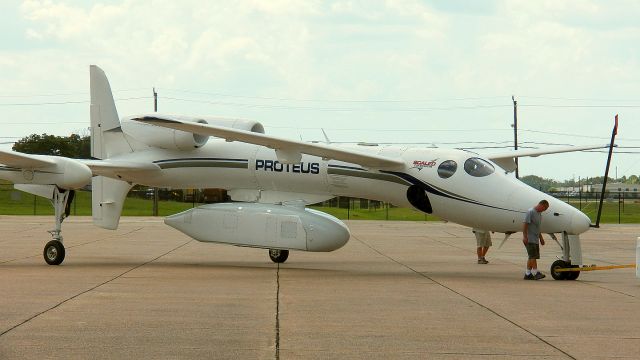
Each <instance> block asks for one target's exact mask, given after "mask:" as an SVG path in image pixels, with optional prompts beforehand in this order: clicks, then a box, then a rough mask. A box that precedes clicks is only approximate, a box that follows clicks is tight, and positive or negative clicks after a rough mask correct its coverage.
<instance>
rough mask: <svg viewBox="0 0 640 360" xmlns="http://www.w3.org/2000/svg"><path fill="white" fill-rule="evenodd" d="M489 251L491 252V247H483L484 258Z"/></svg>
mask: <svg viewBox="0 0 640 360" xmlns="http://www.w3.org/2000/svg"><path fill="white" fill-rule="evenodd" d="M487 252H489V247H487V246H485V247H483V248H482V258H483V259H484V257H485V256H486V255H487Z"/></svg>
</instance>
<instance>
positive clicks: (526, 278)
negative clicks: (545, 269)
mask: <svg viewBox="0 0 640 360" xmlns="http://www.w3.org/2000/svg"><path fill="white" fill-rule="evenodd" d="M538 274H540V273H538ZM524 279H525V280H535V279H536V278H535V276H533V274H529V275H525V276H524Z"/></svg>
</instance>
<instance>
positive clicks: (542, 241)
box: [538, 234, 544, 245]
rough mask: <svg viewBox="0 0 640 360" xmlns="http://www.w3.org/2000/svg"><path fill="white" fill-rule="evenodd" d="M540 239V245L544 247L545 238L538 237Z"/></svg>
mask: <svg viewBox="0 0 640 360" xmlns="http://www.w3.org/2000/svg"><path fill="white" fill-rule="evenodd" d="M538 238H539V239H540V245H544V238H543V237H542V234H540V235H538Z"/></svg>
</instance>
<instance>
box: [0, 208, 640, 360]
mask: <svg viewBox="0 0 640 360" xmlns="http://www.w3.org/2000/svg"><path fill="white" fill-rule="evenodd" d="M52 222H53V217H31V216H25V217H17V216H0V234H1V235H0V244H1V245H2V252H0V289H1V290H0V291H1V294H2V295H1V296H0V359H63V358H64V359H87V358H91V359H123V358H127V359H189V358H197V359H204V358H213V359H362V358H366V359H395V358H400V359H403V358H404V359H416V358H429V359H478V358H480V359H483V358H486V359H531V358H535V359H605V358H606V359H610V358H622V359H624V358H628V359H638V358H639V357H640V279H637V278H636V277H635V270H634V269H622V270H612V271H596V272H590V273H582V274H581V275H580V278H579V279H578V281H554V280H552V279H551V277H550V276H548V277H547V279H544V280H541V281H524V280H523V279H522V277H523V270H524V265H525V256H526V255H525V250H524V248H523V246H522V244H521V242H520V236H519V235H518V234H516V235H514V236H513V239H511V240H509V241H508V242H507V243H506V244H505V246H504V247H503V248H502V249H500V250H498V249H497V247H498V246H497V245H498V244H499V243H500V241H501V240H502V239H501V237H500V236H499V235H498V234H496V235H495V236H494V239H493V240H494V241H493V242H494V247H493V248H491V250H490V251H489V254H488V257H487V258H488V260H489V261H490V264H487V265H479V264H477V263H476V255H475V238H474V236H473V234H472V233H471V231H470V229H468V228H464V227H461V226H458V225H455V224H445V223H439V222H430V223H420V222H382V221H352V222H349V223H348V225H349V227H350V229H351V231H352V238H351V240H350V242H349V243H348V244H347V245H346V246H345V247H344V248H342V249H339V250H337V251H335V252H333V253H305V252H291V254H290V257H289V260H288V261H287V262H286V263H285V264H281V265H280V266H278V265H276V264H274V263H272V262H271V261H270V260H269V258H268V254H267V251H266V250H260V249H248V248H238V247H233V246H227V245H216V244H204V243H199V242H197V241H194V240H191V239H189V238H188V237H186V236H185V235H183V234H181V233H179V232H177V231H175V230H173V229H171V228H169V227H167V226H165V225H164V224H163V223H162V219H159V218H123V219H122V221H121V224H120V228H119V229H118V230H117V231H108V230H103V229H99V228H97V227H95V226H93V225H92V224H91V219H90V218H83V217H71V218H70V219H68V220H66V221H65V224H64V227H63V229H64V232H63V235H64V237H65V246H66V248H67V255H66V259H65V261H64V263H63V264H62V265H61V266H48V265H46V264H45V263H44V260H43V258H42V248H43V246H44V244H45V243H46V241H48V240H49V235H48V234H47V233H46V230H49V229H50V228H52ZM638 236H640V226H639V225H605V226H603V228H601V229H595V230H591V231H589V232H587V233H586V234H583V243H582V246H583V252H584V256H585V260H586V261H585V262H587V263H595V264H598V265H611V264H631V263H634V262H635V246H636V237H638ZM558 256H560V249H559V247H558V245H556V244H555V243H554V242H553V241H549V242H548V243H547V245H546V246H544V247H543V249H542V259H541V260H540V264H541V268H542V270H543V272H545V273H547V274H548V268H549V266H550V264H551V263H552V262H553V261H554V260H555V259H556V257H558Z"/></svg>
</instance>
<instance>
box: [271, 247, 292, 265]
mask: <svg viewBox="0 0 640 360" xmlns="http://www.w3.org/2000/svg"><path fill="white" fill-rule="evenodd" d="M269 257H270V258H271V261H273V262H274V263H283V262H285V261H287V258H288V257H289V250H279V249H269Z"/></svg>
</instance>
